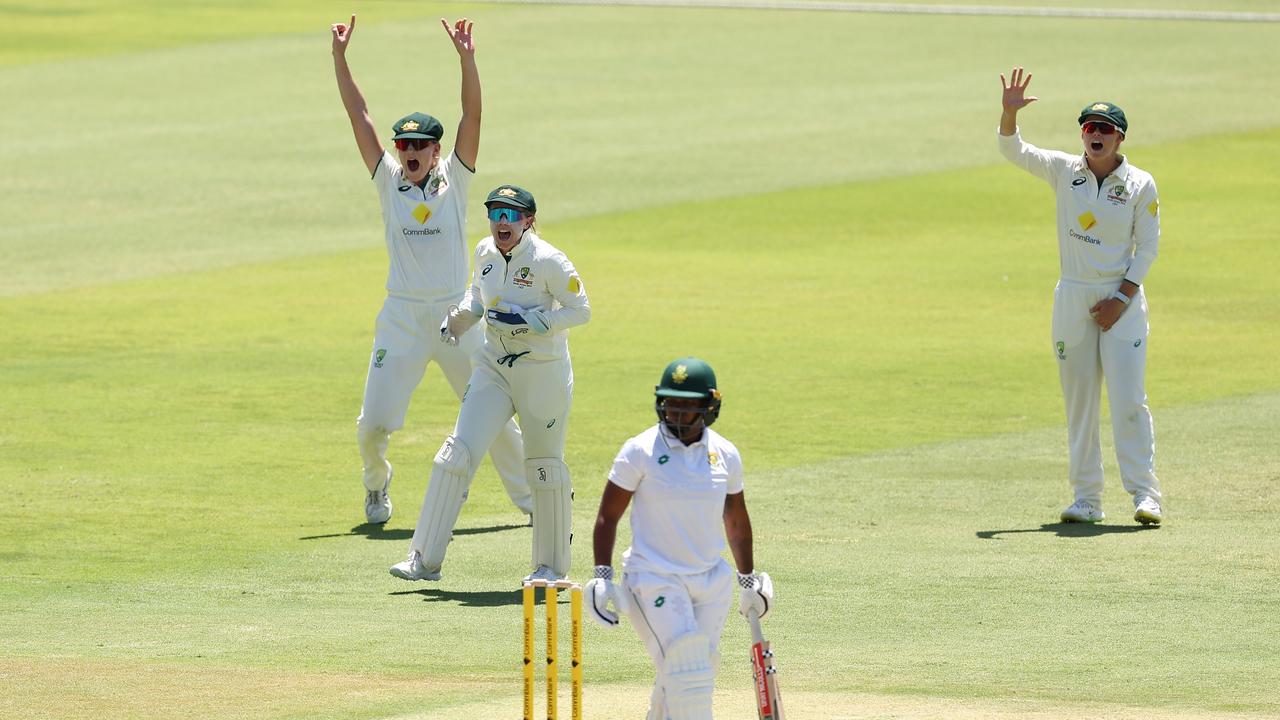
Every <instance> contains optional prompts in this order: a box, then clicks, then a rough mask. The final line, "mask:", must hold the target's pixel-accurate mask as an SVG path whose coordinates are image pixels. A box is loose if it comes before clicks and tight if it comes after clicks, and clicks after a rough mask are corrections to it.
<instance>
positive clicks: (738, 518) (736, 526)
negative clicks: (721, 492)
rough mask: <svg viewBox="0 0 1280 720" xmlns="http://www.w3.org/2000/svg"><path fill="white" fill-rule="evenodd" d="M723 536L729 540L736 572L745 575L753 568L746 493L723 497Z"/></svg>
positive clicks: (749, 517)
mask: <svg viewBox="0 0 1280 720" xmlns="http://www.w3.org/2000/svg"><path fill="white" fill-rule="evenodd" d="M724 536H725V539H726V540H728V541H729V551H730V552H732V553H733V561H734V563H735V564H736V565H737V566H738V572H740V573H742V574H743V575H746V574H747V573H749V572H751V571H752V570H755V567H756V565H755V559H754V558H753V557H752V556H751V516H750V515H748V514H747V497H746V493H738V494H736V495H726V496H725V498H724Z"/></svg>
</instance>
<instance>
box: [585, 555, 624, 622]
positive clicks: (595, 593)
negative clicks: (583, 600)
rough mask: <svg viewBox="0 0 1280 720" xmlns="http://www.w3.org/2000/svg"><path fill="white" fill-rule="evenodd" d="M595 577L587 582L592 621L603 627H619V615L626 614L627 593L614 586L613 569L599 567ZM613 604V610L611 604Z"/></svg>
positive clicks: (605, 566) (606, 566)
mask: <svg viewBox="0 0 1280 720" xmlns="http://www.w3.org/2000/svg"><path fill="white" fill-rule="evenodd" d="M595 575H596V576H595V577H593V578H591V579H590V580H588V581H587V586H586V592H587V600H588V601H589V602H590V603H591V619H592V620H595V621H596V623H597V624H599V625H600V626H601V627H606V628H614V627H617V626H618V615H620V614H626V612H627V607H628V605H627V598H626V593H625V592H623V591H622V590H621V589H620V588H618V586H616V585H614V584H613V568H611V567H609V566H608V565H597V566H596V571H595ZM610 602H612V603H613V610H610V609H609V603H610Z"/></svg>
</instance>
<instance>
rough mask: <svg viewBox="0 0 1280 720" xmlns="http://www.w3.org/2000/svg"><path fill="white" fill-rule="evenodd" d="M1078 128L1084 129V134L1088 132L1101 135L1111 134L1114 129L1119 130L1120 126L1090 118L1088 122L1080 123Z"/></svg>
mask: <svg viewBox="0 0 1280 720" xmlns="http://www.w3.org/2000/svg"><path fill="white" fill-rule="evenodd" d="M1080 129H1081V130H1084V132H1085V134H1086V135H1087V134H1089V133H1101V134H1103V135H1113V134H1115V131H1116V130H1119V129H1120V128H1118V127H1116V126H1115V125H1112V124H1111V123H1108V122H1102V121H1101V120H1090V121H1089V122H1087V123H1085V124H1083V125H1081V126H1080Z"/></svg>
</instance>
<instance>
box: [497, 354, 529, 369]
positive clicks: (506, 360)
mask: <svg viewBox="0 0 1280 720" xmlns="http://www.w3.org/2000/svg"><path fill="white" fill-rule="evenodd" d="M530 352H531V351H529V350H525V351H524V352H522V353H507V354H506V355H503V356H502V357H500V358H498V364H499V365H504V364H505V365H506V366H507V367H509V368H511V369H513V370H514V369H515V367H516V360H519V359H520V358H522V357H524V356H525V355H528V354H529V353H530Z"/></svg>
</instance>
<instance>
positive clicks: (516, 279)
mask: <svg viewBox="0 0 1280 720" xmlns="http://www.w3.org/2000/svg"><path fill="white" fill-rule="evenodd" d="M532 277H533V271H531V270H530V269H529V266H528V265H526V266H524V267H522V268H520V269H519V270H517V271H515V274H513V275H512V276H511V282H513V283H515V284H516V285H519V286H520V287H522V288H529V287H533V280H532V279H531V278H532Z"/></svg>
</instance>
